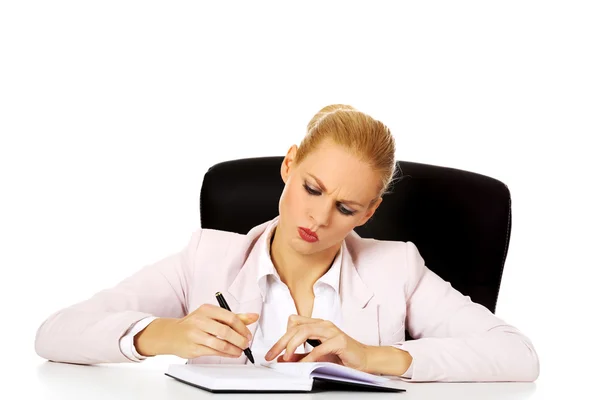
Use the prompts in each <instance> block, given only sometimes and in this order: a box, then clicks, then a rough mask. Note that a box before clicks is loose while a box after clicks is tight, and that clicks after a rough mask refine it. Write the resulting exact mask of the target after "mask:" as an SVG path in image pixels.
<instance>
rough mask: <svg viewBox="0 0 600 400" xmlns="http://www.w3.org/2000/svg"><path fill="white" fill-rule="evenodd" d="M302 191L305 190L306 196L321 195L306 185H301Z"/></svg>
mask: <svg viewBox="0 0 600 400" xmlns="http://www.w3.org/2000/svg"><path fill="white" fill-rule="evenodd" d="M303 186H304V189H306V191H307V192H308V194H311V195H313V196H318V195H320V194H321V192H319V191H317V190H314V189H312V188H311V187H310V186H308V185H307V184H306V183H305V184H304V185H303Z"/></svg>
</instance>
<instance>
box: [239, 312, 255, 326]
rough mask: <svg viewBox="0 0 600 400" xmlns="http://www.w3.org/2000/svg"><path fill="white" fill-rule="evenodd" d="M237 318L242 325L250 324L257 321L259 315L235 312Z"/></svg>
mask: <svg viewBox="0 0 600 400" xmlns="http://www.w3.org/2000/svg"><path fill="white" fill-rule="evenodd" d="M237 316H238V318H239V319H240V320H241V321H242V323H244V325H250V324H253V323H255V322H256V321H258V317H259V315H258V314H256V313H247V314H237Z"/></svg>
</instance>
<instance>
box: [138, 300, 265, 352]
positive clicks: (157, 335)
mask: <svg viewBox="0 0 600 400" xmlns="http://www.w3.org/2000/svg"><path fill="white" fill-rule="evenodd" d="M257 320H258V314H255V313H250V314H234V313H232V312H231V311H228V310H225V309H223V308H221V307H218V306H215V305H212V304H203V305H201V306H200V307H198V308H197V309H196V310H194V311H192V312H191V313H190V314H188V315H186V316H185V317H183V318H157V319H155V320H154V321H152V322H151V323H150V324H148V326H147V327H146V328H145V329H143V330H142V331H140V332H139V333H138V334H137V335H135V337H134V346H135V349H136V351H137V352H138V353H139V354H141V355H142V356H155V355H159V354H172V355H176V356H178V357H181V358H187V359H191V358H196V357H200V356H220V357H232V358H237V357H239V356H241V355H242V352H243V350H244V349H246V348H248V346H249V343H250V339H251V338H252V336H251V333H250V330H249V329H248V328H247V327H246V325H250V324H252V323H254V322H256V321H257Z"/></svg>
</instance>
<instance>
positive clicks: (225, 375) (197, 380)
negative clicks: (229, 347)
mask: <svg viewBox="0 0 600 400" xmlns="http://www.w3.org/2000/svg"><path fill="white" fill-rule="evenodd" d="M168 373H169V374H171V375H173V376H175V377H177V378H180V379H183V380H185V381H187V382H191V383H194V384H197V385H200V386H205V387H209V388H212V389H274V388H279V389H281V390H286V389H287V390H295V389H296V390H297V389H299V390H310V388H311V386H312V382H311V379H310V378H308V379H307V378H305V377H300V376H290V375H288V374H282V373H278V372H277V371H273V370H272V369H269V368H265V367H262V366H250V365H235V364H233V365H232V364H216V365H213V364H173V365H170V366H169V369H168Z"/></svg>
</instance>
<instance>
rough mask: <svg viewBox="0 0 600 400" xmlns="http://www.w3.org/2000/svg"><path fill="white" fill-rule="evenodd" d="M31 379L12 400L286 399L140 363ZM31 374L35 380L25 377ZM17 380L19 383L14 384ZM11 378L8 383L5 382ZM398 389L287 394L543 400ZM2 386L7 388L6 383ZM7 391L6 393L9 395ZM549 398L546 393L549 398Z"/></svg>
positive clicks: (40, 373) (428, 387) (527, 389)
mask: <svg viewBox="0 0 600 400" xmlns="http://www.w3.org/2000/svg"><path fill="white" fill-rule="evenodd" d="M27 369H28V371H29V372H31V374H29V373H26V371H23V370H21V374H19V373H18V372H17V371H12V372H13V373H12V374H10V373H9V374H5V375H4V376H3V379H2V380H3V381H4V382H5V383H7V384H8V387H11V386H13V387H15V388H17V390H18V395H16V396H15V395H14V393H11V396H10V397H8V396H7V397H4V396H1V397H2V398H4V399H8V398H36V399H40V398H43V399H61V400H68V399H77V400H81V399H86V400H92V399H111V400H117V399H144V400H154V399H170V400H179V399H182V400H184V399H194V400H198V399H203V398H214V396H218V397H217V398H219V399H221V398H223V399H232V398H252V397H254V399H259V398H261V399H262V398H263V396H269V397H270V398H273V399H278V398H281V397H282V396H284V395H282V394H263V393H261V394H225V393H220V394H214V393H210V392H206V391H204V390H201V389H197V388H195V387H192V386H189V385H186V384H184V383H181V382H178V381H176V380H174V379H172V378H170V377H168V376H166V375H164V372H165V369H164V368H163V367H153V368H148V367H142V366H141V365H139V364H104V365H92V366H84V365H73V364H62V363H53V362H46V361H42V362H40V363H38V364H35V365H29V366H27ZM27 375H31V376H29V377H27ZM11 376H12V377H15V378H16V379H18V380H19V381H20V382H19V383H18V384H16V382H11V381H10V379H11ZM6 378H8V381H7V380H6ZM397 384H398V386H400V387H402V388H405V389H406V392H400V393H376V392H347V391H331V392H320V393H306V394H297V393H294V394H289V395H288V396H289V397H293V398H294V399H297V398H300V397H302V398H303V399H304V398H306V399H308V398H320V399H329V398H339V399H346V398H356V399H361V400H362V399H364V398H365V397H367V398H378V399H383V398H392V397H393V398H398V399H406V400H409V399H421V400H423V399H425V400H427V399H443V400H454V399H456V400H458V399H460V400H468V399H473V400H475V399H476V400H481V399H486V400H493V399H502V400H510V399H542V398H545V397H546V396H545V395H542V393H541V392H540V391H539V390H536V385H537V384H536V383H406V382H402V381H399V382H397ZM3 386H4V384H3ZM7 390H10V391H11V392H12V390H11V389H7V386H4V388H3V390H2V391H3V393H6V391H7ZM547 394H548V393H546V395H547Z"/></svg>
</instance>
